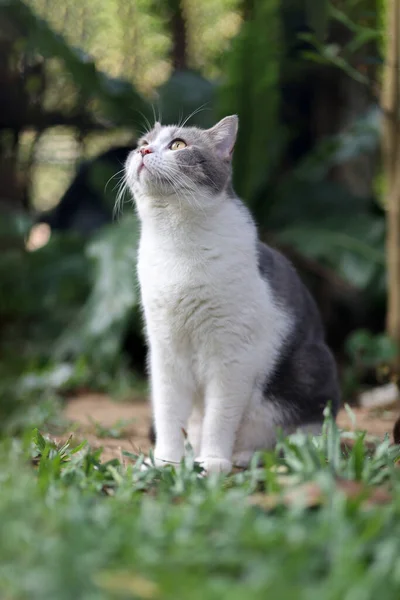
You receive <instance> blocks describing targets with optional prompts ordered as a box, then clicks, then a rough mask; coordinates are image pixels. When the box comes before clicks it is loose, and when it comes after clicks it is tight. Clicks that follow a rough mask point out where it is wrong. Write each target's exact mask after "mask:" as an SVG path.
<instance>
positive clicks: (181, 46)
mask: <svg viewBox="0 0 400 600" xmlns="http://www.w3.org/2000/svg"><path fill="white" fill-rule="evenodd" d="M170 10H171V32H172V50H171V59H172V65H173V67H174V70H175V71H179V70H183V69H187V39H186V21H185V15H184V12H183V5H182V2H181V0H172V2H170Z"/></svg>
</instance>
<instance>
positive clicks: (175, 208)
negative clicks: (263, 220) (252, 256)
mask: <svg viewBox="0 0 400 600" xmlns="http://www.w3.org/2000/svg"><path fill="white" fill-rule="evenodd" d="M195 201H196V205H194V202H195ZM138 209H139V215H140V219H141V224H142V225H141V230H142V234H141V237H142V240H143V241H144V239H145V240H146V245H157V246H158V247H162V248H164V249H165V250H167V249H169V248H171V249H175V250H178V252H179V251H187V250H190V248H193V249H194V250H195V251H196V252H197V251H198V249H199V248H200V247H203V246H207V247H212V246H214V247H215V246H229V247H238V248H239V247H240V246H242V245H248V244H250V245H253V244H254V238H255V236H256V233H255V226H254V224H253V223H252V221H251V219H249V216H248V215H246V211H245V209H244V207H241V206H240V202H239V201H235V200H233V199H232V197H230V196H228V194H226V193H225V192H224V193H223V195H219V196H218V197H217V196H214V197H211V196H209V197H207V198H200V197H198V198H196V199H194V198H187V201H186V202H185V199H184V198H182V197H174V198H172V197H168V199H166V200H164V201H163V200H162V199H161V198H160V199H154V198H148V199H146V200H145V199H144V198H143V199H142V202H141V203H140V205H139V204H138Z"/></svg>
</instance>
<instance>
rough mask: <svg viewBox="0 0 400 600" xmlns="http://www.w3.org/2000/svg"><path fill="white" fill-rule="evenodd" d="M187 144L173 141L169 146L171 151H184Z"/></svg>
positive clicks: (181, 141)
mask: <svg viewBox="0 0 400 600" xmlns="http://www.w3.org/2000/svg"><path fill="white" fill-rule="evenodd" d="M186 146H187V144H186V142H184V141H183V140H173V141H172V142H171V144H170V146H169V149H170V150H183V148H186Z"/></svg>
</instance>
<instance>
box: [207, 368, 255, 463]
mask: <svg viewBox="0 0 400 600" xmlns="http://www.w3.org/2000/svg"><path fill="white" fill-rule="evenodd" d="M231 375H232V374H231ZM251 390H252V386H251V384H249V383H248V379H247V378H245V379H243V380H240V379H239V378H237V377H232V376H230V377H229V375H228V374H226V376H225V377H219V378H216V379H215V380H214V381H212V382H210V384H209V385H208V386H207V390H206V398H205V416H204V422H203V431H202V442H201V454H200V456H199V457H198V459H197V461H198V462H200V464H201V465H202V466H203V468H204V469H205V470H206V471H207V472H219V473H229V471H231V469H232V454H233V448H234V445H235V440H236V435H237V431H238V429H239V425H240V422H241V420H242V417H243V413H244V411H245V409H246V407H247V405H248V403H249V399H250V397H251Z"/></svg>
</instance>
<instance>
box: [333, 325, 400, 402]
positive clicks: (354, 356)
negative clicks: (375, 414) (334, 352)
mask: <svg viewBox="0 0 400 600" xmlns="http://www.w3.org/2000/svg"><path fill="white" fill-rule="evenodd" d="M345 351H346V353H347V356H348V359H349V363H348V365H347V366H346V369H345V372H344V375H343V387H344V392H345V394H346V398H351V397H352V396H354V394H355V393H357V392H358V391H359V390H360V388H362V387H363V386H364V387H365V386H366V384H368V381H371V380H372V381H374V380H375V379H377V380H378V381H379V383H386V382H387V381H390V380H391V379H392V375H393V373H392V368H391V366H392V365H393V361H394V360H395V358H396V356H397V354H398V347H397V344H396V343H395V342H394V341H393V340H392V339H391V338H389V336H388V335H387V334H385V333H381V334H373V333H371V332H370V331H368V330H366V329H359V330H356V331H354V333H352V335H350V336H349V338H348V339H347V340H346V344H345Z"/></svg>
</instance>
